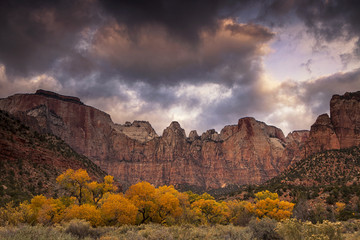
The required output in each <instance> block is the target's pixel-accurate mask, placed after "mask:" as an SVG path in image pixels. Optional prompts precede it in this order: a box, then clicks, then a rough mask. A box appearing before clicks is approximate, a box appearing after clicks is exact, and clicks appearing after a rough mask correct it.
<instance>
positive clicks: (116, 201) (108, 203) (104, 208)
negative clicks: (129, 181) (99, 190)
mask: <svg viewBox="0 0 360 240" xmlns="http://www.w3.org/2000/svg"><path fill="white" fill-rule="evenodd" d="M100 212H101V217H102V220H103V222H104V224H105V225H111V226H113V225H124V224H135V221H136V215H137V213H138V208H137V207H136V206H135V205H134V204H133V203H132V202H131V201H130V200H129V199H127V198H125V197H123V196H122V195H121V194H109V195H108V196H107V197H106V198H105V199H104V200H103V201H102V205H101V208H100Z"/></svg>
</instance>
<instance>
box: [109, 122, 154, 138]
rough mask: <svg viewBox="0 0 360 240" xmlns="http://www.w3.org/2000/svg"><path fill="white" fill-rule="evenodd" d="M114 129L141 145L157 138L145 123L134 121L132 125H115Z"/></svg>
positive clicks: (148, 124)
mask: <svg viewBox="0 0 360 240" xmlns="http://www.w3.org/2000/svg"><path fill="white" fill-rule="evenodd" d="M115 128H116V129H117V130H119V131H120V132H122V133H124V134H125V135H126V136H128V137H129V138H132V139H135V140H138V141H139V142H142V143H144V142H147V141H150V140H151V139H153V138H155V137H157V136H158V135H157V134H156V132H155V130H154V129H153V128H152V126H151V125H150V123H149V122H147V121H134V122H133V123H130V122H126V123H125V124H124V125H121V124H115Z"/></svg>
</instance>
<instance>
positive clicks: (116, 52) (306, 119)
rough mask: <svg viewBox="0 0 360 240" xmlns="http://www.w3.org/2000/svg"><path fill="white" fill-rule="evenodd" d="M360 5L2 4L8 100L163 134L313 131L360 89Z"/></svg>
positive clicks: (0, 57) (231, 1)
mask: <svg viewBox="0 0 360 240" xmlns="http://www.w3.org/2000/svg"><path fill="white" fill-rule="evenodd" d="M359 12H360V1H357V0H317V1H313V0H238V1H236V0H212V1H206V0H194V1H184V0H128V1H127V0H125V1H121V0H54V1H44V0H32V1H27V0H2V1H0V29H1V35H0V97H1V98H4V97H7V96H9V95H13V94H16V93H33V92H35V91H36V90H37V89H45V90H49V91H54V92H57V93H60V94H64V95H71V96H76V97H79V98H80V99H81V101H83V102H84V103H85V104H87V105H90V106H94V107H96V108H98V109H100V110H102V111H105V112H107V113H109V114H110V115H111V118H112V120H113V121H114V122H115V123H119V124H124V123H125V121H130V122H132V121H134V120H146V121H149V122H150V123H151V125H152V126H153V127H154V129H155V130H156V132H157V133H158V134H159V135H161V134H162V132H163V130H164V129H165V128H166V127H167V126H169V125H170V123H171V122H172V121H178V122H179V123H180V125H181V126H182V127H183V128H184V129H185V130H186V133H187V134H188V133H189V132H190V131H191V130H197V131H198V133H199V134H201V133H202V132H204V131H206V130H207V129H215V130H216V131H218V132H220V130H221V129H222V128H223V127H224V126H225V125H232V124H237V121H238V119H240V118H243V117H247V116H250V117H255V118H256V119H257V120H259V121H263V122H265V123H267V124H269V125H274V126H276V127H279V128H281V129H282V130H283V131H284V134H285V135H286V134H287V133H289V132H291V131H294V130H302V129H310V126H311V125H312V124H313V123H314V122H315V120H316V117H317V116H318V115H320V114H322V113H329V101H330V99H331V96H332V95H334V94H344V93H345V92H353V91H359V90H360V61H359V60H360V39H359V37H360V24H359V22H360V14H359Z"/></svg>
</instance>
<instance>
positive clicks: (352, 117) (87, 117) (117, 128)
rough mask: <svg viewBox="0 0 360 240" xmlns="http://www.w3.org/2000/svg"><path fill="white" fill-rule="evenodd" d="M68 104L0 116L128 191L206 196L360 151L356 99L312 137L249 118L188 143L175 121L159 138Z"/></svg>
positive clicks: (15, 103) (20, 107)
mask: <svg viewBox="0 0 360 240" xmlns="http://www.w3.org/2000/svg"><path fill="white" fill-rule="evenodd" d="M54 96H56V97H54ZM345 96H347V95H345ZM68 99H69V97H63V96H61V95H58V94H51V93H50V94H49V93H48V92H46V94H43V93H41V94H35V95H34V94H25V95H24V94H18V95H14V96H11V97H8V98H6V99H1V100H0V109H3V110H6V111H8V112H10V113H15V114H16V115H17V116H19V117H20V118H21V119H22V120H23V121H24V122H26V123H27V124H29V125H31V126H33V127H34V128H37V129H41V130H42V131H44V132H51V133H54V134H55V135H57V136H59V137H61V138H62V139H64V140H65V141H66V142H67V143H68V144H69V145H70V146H72V147H73V148H74V149H75V150H76V151H78V152H79V153H81V154H84V155H86V156H88V157H89V158H90V159H92V160H93V161H94V162H95V163H97V164H98V165H99V166H100V167H101V168H102V169H104V170H105V171H107V172H108V173H109V174H111V175H114V176H115V177H116V178H117V179H119V181H120V182H122V183H123V184H124V185H125V186H126V185H129V184H134V183H136V182H138V181H141V180H146V181H149V182H151V183H153V184H155V185H162V184H173V185H178V186H179V185H184V186H188V185H190V186H196V187H200V188H202V189H204V188H205V189H210V188H221V187H225V186H228V185H238V184H248V183H261V182H264V181H266V180H268V179H269V178H271V177H274V176H276V175H277V174H278V173H279V172H280V171H282V170H284V169H285V168H287V167H288V166H289V164H290V163H292V162H294V161H297V160H299V159H301V158H302V157H304V156H307V155H308V154H310V153H312V152H316V151H320V150H325V149H330V148H338V147H339V146H340V147H343V146H349V145H352V144H353V145H356V144H357V145H358V144H359V116H360V113H359V109H358V108H359V100H358V98H357V95H355V97H354V96H353V95H351V96H347V97H340V96H334V97H333V99H332V103H331V106H332V109H331V116H332V117H331V118H329V117H328V116H327V115H322V116H320V117H319V118H318V120H317V121H316V123H315V124H314V125H313V126H312V128H311V131H310V132H309V131H295V132H292V133H290V134H289V135H288V136H287V137H286V138H285V136H284V134H283V133H282V131H281V130H280V129H278V128H276V127H273V126H268V125H266V124H265V123H263V122H259V121H256V120H255V119H254V118H249V117H247V118H242V119H240V120H239V122H238V124H237V125H230V126H225V127H224V128H223V129H222V130H221V132H220V134H218V133H217V132H216V131H215V130H208V131H206V132H205V133H203V134H202V135H201V137H199V135H198V134H197V133H196V131H192V132H191V133H190V135H189V137H188V138H187V137H186V135H185V131H184V130H183V129H182V128H181V127H180V124H179V123H177V122H172V123H171V124H170V126H169V127H168V128H166V129H165V130H164V132H163V134H162V136H161V137H159V136H157V135H156V133H155V131H154V130H153V129H152V127H151V125H150V124H149V123H148V122H143V121H135V122H134V123H132V124H131V123H126V124H125V125H118V124H114V123H113V122H112V121H111V118H110V116H109V115H108V114H106V113H104V112H102V111H99V110H97V109H95V108H92V107H89V106H86V105H83V104H82V103H81V102H80V100H76V101H75V100H74V99H72V100H68ZM70 99H71V98H70ZM342 105H345V107H344V108H343V107H341V106H342ZM352 107H355V108H357V109H355V110H354V111H352V110H351V109H352ZM344 111H345V112H344ZM343 115H344V116H343ZM333 116H334V117H333ZM339 144H340V145H339Z"/></svg>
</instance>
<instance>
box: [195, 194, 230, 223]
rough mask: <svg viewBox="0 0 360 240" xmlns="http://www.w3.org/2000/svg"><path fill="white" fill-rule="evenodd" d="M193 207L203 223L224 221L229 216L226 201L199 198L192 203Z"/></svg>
mask: <svg viewBox="0 0 360 240" xmlns="http://www.w3.org/2000/svg"><path fill="white" fill-rule="evenodd" d="M191 209H192V210H193V211H194V212H195V213H196V214H197V215H198V217H199V219H200V221H201V223H205V224H206V223H211V224H215V223H223V222H224V221H226V219H227V218H228V214H229V208H228V206H227V205H226V203H219V202H217V201H215V200H205V199H199V200H197V201H195V202H193V203H192V204H191Z"/></svg>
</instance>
